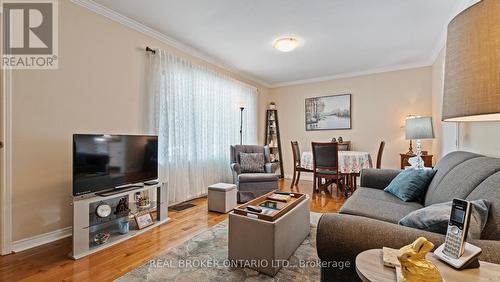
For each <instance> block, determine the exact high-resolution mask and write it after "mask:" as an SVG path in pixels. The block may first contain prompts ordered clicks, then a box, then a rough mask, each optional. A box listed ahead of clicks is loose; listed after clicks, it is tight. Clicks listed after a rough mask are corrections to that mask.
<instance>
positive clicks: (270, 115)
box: [264, 110, 285, 178]
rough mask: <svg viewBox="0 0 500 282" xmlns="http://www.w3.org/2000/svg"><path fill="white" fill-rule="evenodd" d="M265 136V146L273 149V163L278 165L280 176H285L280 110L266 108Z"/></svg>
mask: <svg viewBox="0 0 500 282" xmlns="http://www.w3.org/2000/svg"><path fill="white" fill-rule="evenodd" d="M264 136H265V140H264V146H266V145H267V146H269V150H270V151H271V155H272V156H271V163H273V164H276V165H278V167H279V170H280V172H279V174H280V178H284V177H285V174H284V173H285V171H284V170H283V154H282V149H281V137H280V126H279V121H278V110H266V132H265V134H264Z"/></svg>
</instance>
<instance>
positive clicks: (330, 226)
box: [316, 214, 500, 281]
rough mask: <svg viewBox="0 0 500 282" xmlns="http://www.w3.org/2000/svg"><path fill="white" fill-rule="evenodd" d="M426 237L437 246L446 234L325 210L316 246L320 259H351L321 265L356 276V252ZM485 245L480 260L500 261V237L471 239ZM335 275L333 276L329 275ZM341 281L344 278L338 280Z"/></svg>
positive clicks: (338, 275) (340, 274) (331, 272)
mask: <svg viewBox="0 0 500 282" xmlns="http://www.w3.org/2000/svg"><path fill="white" fill-rule="evenodd" d="M418 237H425V238H427V240H429V241H431V242H432V243H433V244H434V247H435V248H437V247H438V246H440V245H441V244H442V243H444V240H445V235H442V234H438V233H432V232H427V231H423V230H419V229H414V228H410V227H406V226H402V225H397V224H393V223H389V222H384V221H380V220H375V219H370V218H366V217H361V216H355V215H347V214H324V215H323V216H322V217H321V219H320V221H319V223H318V229H317V235H316V247H317V251H318V257H319V258H320V259H321V261H325V262H333V261H337V262H339V261H344V262H346V261H349V262H350V268H345V269H344V270H339V269H322V272H325V273H328V274H329V275H330V276H335V277H336V278H344V279H345V278H346V277H355V276H353V275H355V265H354V262H355V259H356V256H357V255H358V254H359V253H361V252H363V251H365V250H369V249H381V248H382V247H389V248H395V249H399V248H401V247H402V246H405V245H408V244H410V243H412V242H413V241H415V239H417V238H418ZM469 242H470V243H471V244H474V245H476V246H479V247H480V248H482V250H483V252H482V254H481V256H480V257H479V259H480V260H484V261H488V262H491V263H497V264H498V263H500V256H498V252H499V250H500V241H488V240H470V241H469ZM330 278H333V277H330ZM338 281H341V280H338Z"/></svg>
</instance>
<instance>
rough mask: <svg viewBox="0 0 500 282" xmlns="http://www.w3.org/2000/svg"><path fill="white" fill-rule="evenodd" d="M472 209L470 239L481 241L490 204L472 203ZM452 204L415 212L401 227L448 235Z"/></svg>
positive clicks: (483, 201)
mask: <svg viewBox="0 0 500 282" xmlns="http://www.w3.org/2000/svg"><path fill="white" fill-rule="evenodd" d="M471 204H472V209H471V215H470V223H469V232H468V235H467V236H468V238H470V239H481V232H483V229H484V226H485V225H486V221H487V220H488V212H489V209H490V203H489V202H488V201H487V200H483V199H481V200H475V201H471ZM451 205H452V202H451V201H449V202H446V203H440V204H434V205H430V206H428V207H425V208H421V209H418V210H416V211H413V212H411V213H409V214H408V215H406V216H405V217H403V218H402V219H401V220H400V221H399V224H400V225H404V226H408V227H413V228H417V229H421V230H425V231H430V232H435V233H440V234H446V231H447V229H448V220H449V219H450V214H451Z"/></svg>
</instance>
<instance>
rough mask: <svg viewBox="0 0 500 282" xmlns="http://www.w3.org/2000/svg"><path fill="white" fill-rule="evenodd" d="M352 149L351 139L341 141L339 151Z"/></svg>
mask: <svg viewBox="0 0 500 282" xmlns="http://www.w3.org/2000/svg"><path fill="white" fill-rule="evenodd" d="M350 150H351V141H343V142H342V143H339V151H350Z"/></svg>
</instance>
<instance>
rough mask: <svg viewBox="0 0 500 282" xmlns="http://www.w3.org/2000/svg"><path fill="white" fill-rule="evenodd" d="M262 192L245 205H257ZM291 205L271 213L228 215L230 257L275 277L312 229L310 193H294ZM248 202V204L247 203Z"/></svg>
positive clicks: (241, 211)
mask: <svg viewBox="0 0 500 282" xmlns="http://www.w3.org/2000/svg"><path fill="white" fill-rule="evenodd" d="M270 194H272V193H269V194H266V195H263V196H261V197H259V198H257V199H255V200H253V201H251V202H249V203H247V204H246V205H258V204H259V203H262V202H263V201H265V200H266V198H267V196H268V195H270ZM295 194H296V195H295V197H294V199H293V201H292V202H290V204H289V205H286V207H285V208H283V209H282V210H280V212H278V213H276V214H273V215H271V216H265V215H260V216H259V215H257V214H255V213H252V212H245V211H244V210H243V207H244V206H240V207H238V208H236V209H235V210H234V211H233V212H231V213H230V214H229V240H228V241H229V242H228V244H229V246H228V249H229V254H228V257H229V260H231V261H232V262H236V263H238V264H239V265H241V266H244V267H248V268H252V269H254V270H257V271H259V272H262V273H264V274H267V275H270V276H274V275H276V273H278V271H279V270H280V269H281V267H282V266H283V264H284V263H285V261H286V260H288V258H289V257H290V256H291V255H292V254H293V253H294V252H295V250H296V249H297V248H298V247H299V246H300V245H301V244H302V242H303V241H304V239H305V238H306V237H307V236H308V235H309V232H310V229H311V228H310V212H309V196H307V195H305V194H298V193H295ZM246 205H245V206H246Z"/></svg>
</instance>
